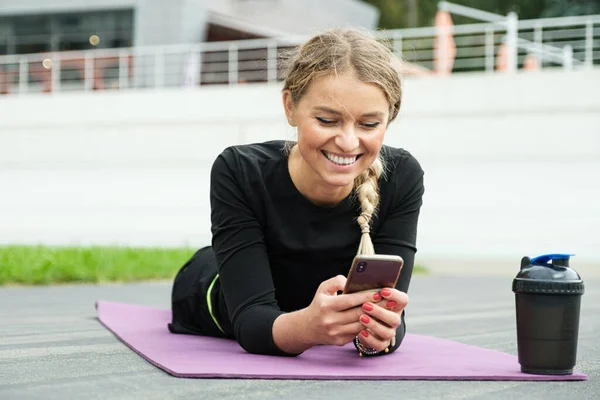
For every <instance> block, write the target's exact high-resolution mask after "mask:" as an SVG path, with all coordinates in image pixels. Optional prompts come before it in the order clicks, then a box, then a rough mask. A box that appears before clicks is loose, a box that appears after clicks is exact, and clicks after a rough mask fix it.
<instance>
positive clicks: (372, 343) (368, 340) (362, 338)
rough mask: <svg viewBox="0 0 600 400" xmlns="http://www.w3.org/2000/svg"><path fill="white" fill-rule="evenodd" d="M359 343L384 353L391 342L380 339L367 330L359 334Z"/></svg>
mask: <svg viewBox="0 0 600 400" xmlns="http://www.w3.org/2000/svg"><path fill="white" fill-rule="evenodd" d="M358 341H359V342H360V343H362V344H363V345H364V346H365V347H368V348H371V349H375V350H377V351H382V350H383V349H385V348H386V347H388V346H389V345H390V341H389V340H384V339H381V338H378V337H377V336H375V335H373V334H372V333H370V332H368V331H367V330H366V329H363V330H362V331H360V333H359V334H358Z"/></svg>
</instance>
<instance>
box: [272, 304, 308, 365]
mask: <svg viewBox="0 0 600 400" xmlns="http://www.w3.org/2000/svg"><path fill="white" fill-rule="evenodd" d="M309 336H310V335H309V334H308V332H307V329H306V323H305V322H304V317H303V310H299V311H294V312H291V313H286V314H281V315H280V316H279V317H277V319H276V320H275V323H274V324H273V341H274V342H275V345H276V346H277V347H278V348H279V349H280V350H281V351H283V352H285V353H289V354H300V353H303V352H304V351H306V350H308V349H310V348H311V347H312V346H313V343H311V342H310V338H309Z"/></svg>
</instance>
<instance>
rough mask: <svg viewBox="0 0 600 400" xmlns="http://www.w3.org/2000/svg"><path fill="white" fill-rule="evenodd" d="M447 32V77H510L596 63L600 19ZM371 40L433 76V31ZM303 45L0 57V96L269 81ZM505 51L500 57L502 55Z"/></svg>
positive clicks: (260, 42) (234, 44) (390, 33)
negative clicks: (532, 68) (286, 55)
mask: <svg viewBox="0 0 600 400" xmlns="http://www.w3.org/2000/svg"><path fill="white" fill-rule="evenodd" d="M511 23H512V26H513V29H514V34H513V35H512V36H511V34H510V33H511V32H510V29H511ZM449 29H450V30H451V34H452V41H453V43H454V45H455V50H456V51H455V55H454V57H453V59H452V69H451V72H452V73H462V72H484V71H485V72H488V73H493V72H506V71H508V72H511V71H513V72H514V70H517V69H523V68H525V69H528V68H529V67H528V66H529V65H530V64H529V63H530V61H531V60H532V57H533V59H534V60H535V63H536V65H537V68H540V69H541V68H565V69H579V68H589V67H592V66H594V65H598V64H600V15H590V16H581V17H564V18H550V19H536V20H521V21H517V20H516V19H512V22H509V23H507V22H506V21H505V20H496V21H494V22H485V23H476V24H465V25H456V26H451V27H450V28H449ZM375 34H376V35H377V37H378V38H380V39H381V40H385V41H386V43H388V44H389V46H390V47H391V48H392V49H393V51H394V52H395V54H397V55H398V56H401V57H402V59H403V60H404V61H405V62H406V63H409V64H410V65H413V66H416V68H413V69H412V72H409V73H413V74H435V73H437V71H436V57H439V54H438V55H437V56H436V51H435V49H436V44H437V41H438V40H439V35H440V30H439V29H438V28H436V27H425V28H414V29H399V30H387V31H378V32H375ZM511 38H512V41H513V42H514V43H516V46H515V44H513V43H511ZM306 39H307V37H303V36H295V37H280V38H269V39H252V40H240V41H228V42H207V43H197V44H182V45H168V46H143V47H132V48H119V49H101V50H86V51H69V52H60V53H40V54H19V55H5V56H0V94H15V93H19V94H23V93H32V92H57V91H73V90H85V91H92V90H110V89H121V90H123V89H133V88H161V87H186V86H188V87H195V86H199V85H209V84H227V85H236V84H244V83H251V82H270V83H273V82H277V81H278V80H279V79H280V78H281V64H280V62H279V59H280V56H281V54H282V51H285V50H287V49H289V48H291V47H294V46H296V45H298V44H300V43H302V42H303V41H304V40H306ZM507 46H508V47H509V48H508V56H507V55H506V53H503V48H504V50H506V48H507ZM510 46H512V54H513V56H512V59H511V56H510V54H511V47H510ZM503 54H504V55H503ZM507 62H508V67H506V63H507ZM502 65H504V67H502Z"/></svg>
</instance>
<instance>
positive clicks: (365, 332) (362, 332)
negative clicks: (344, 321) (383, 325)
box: [360, 329, 369, 337]
mask: <svg viewBox="0 0 600 400" xmlns="http://www.w3.org/2000/svg"><path fill="white" fill-rule="evenodd" d="M360 334H361V335H363V336H364V337H369V332H367V331H366V330H365V329H363V330H362V331H360Z"/></svg>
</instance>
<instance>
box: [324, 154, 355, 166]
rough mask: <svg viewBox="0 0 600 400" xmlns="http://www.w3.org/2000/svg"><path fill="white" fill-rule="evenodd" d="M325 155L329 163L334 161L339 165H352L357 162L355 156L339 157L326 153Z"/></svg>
mask: <svg viewBox="0 0 600 400" xmlns="http://www.w3.org/2000/svg"><path fill="white" fill-rule="evenodd" d="M323 153H324V154H325V157H327V159H328V160H329V161H332V162H334V163H336V164H338V165H350V164H353V163H354V162H355V161H356V156H354V157H338V156H335V155H333V154H329V153H327V152H325V151H324V152H323Z"/></svg>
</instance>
